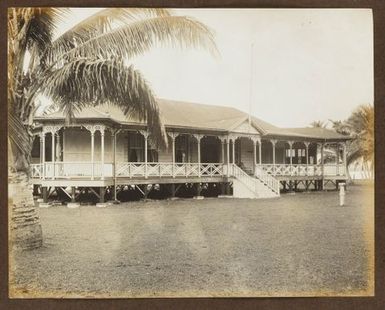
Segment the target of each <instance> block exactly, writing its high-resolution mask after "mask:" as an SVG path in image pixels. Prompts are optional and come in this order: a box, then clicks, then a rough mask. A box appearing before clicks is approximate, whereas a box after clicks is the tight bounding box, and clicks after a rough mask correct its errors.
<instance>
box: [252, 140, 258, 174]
mask: <svg viewBox="0 0 385 310" xmlns="http://www.w3.org/2000/svg"><path fill="white" fill-rule="evenodd" d="M253 159H254V160H253V163H254V165H253V174H254V175H255V174H256V171H257V170H256V166H257V141H256V140H254V139H253Z"/></svg>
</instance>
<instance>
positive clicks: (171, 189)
mask: <svg viewBox="0 0 385 310" xmlns="http://www.w3.org/2000/svg"><path fill="white" fill-rule="evenodd" d="M170 193H171V197H172V198H174V197H175V184H174V183H173V184H170Z"/></svg>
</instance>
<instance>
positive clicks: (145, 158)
mask: <svg viewBox="0 0 385 310" xmlns="http://www.w3.org/2000/svg"><path fill="white" fill-rule="evenodd" d="M147 137H148V134H147V133H145V134H144V177H145V178H146V179H147Z"/></svg>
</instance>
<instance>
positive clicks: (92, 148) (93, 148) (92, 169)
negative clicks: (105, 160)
mask: <svg viewBox="0 0 385 310" xmlns="http://www.w3.org/2000/svg"><path fill="white" fill-rule="evenodd" d="M94 151H95V130H94V129H91V180H93V179H94Z"/></svg>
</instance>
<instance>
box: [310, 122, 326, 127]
mask: <svg viewBox="0 0 385 310" xmlns="http://www.w3.org/2000/svg"><path fill="white" fill-rule="evenodd" d="M326 125H327V124H326V122H324V121H313V122H311V123H310V126H311V127H313V128H326Z"/></svg>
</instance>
